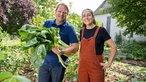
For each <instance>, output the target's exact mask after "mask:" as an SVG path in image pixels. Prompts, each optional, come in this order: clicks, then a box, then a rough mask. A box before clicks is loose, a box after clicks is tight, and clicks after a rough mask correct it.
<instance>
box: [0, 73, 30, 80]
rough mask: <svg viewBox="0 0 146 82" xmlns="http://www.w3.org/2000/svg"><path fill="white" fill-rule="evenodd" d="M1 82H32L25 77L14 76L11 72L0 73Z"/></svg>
mask: <svg viewBox="0 0 146 82" xmlns="http://www.w3.org/2000/svg"><path fill="white" fill-rule="evenodd" d="M0 81H3V82H31V81H30V80H29V79H27V78H26V77H24V76H14V75H13V74H12V73H11V72H0Z"/></svg>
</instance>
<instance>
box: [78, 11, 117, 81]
mask: <svg viewBox="0 0 146 82" xmlns="http://www.w3.org/2000/svg"><path fill="white" fill-rule="evenodd" d="M82 21H83V26H82V30H81V36H80V38H81V45H80V47H81V48H80V58H79V70H78V74H79V79H78V80H79V82H104V69H105V68H107V67H110V66H111V64H112V61H113V59H114V56H115V53H116V51H117V48H116V44H115V43H114V41H113V40H112V39H111V37H110V35H109V34H108V32H107V31H106V30H105V29H104V28H103V27H98V26H96V24H95V18H94V15H93V11H92V10H91V9H84V10H83V12H82ZM105 42H107V43H108V45H109V46H110V48H111V52H110V56H109V59H108V62H107V63H103V59H104V58H103V50H104V43H105Z"/></svg>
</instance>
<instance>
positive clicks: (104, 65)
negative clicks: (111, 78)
mask: <svg viewBox="0 0 146 82" xmlns="http://www.w3.org/2000/svg"><path fill="white" fill-rule="evenodd" d="M100 65H101V66H103V69H106V68H109V67H110V66H111V64H109V63H100Z"/></svg>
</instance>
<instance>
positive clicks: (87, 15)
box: [82, 10, 94, 25]
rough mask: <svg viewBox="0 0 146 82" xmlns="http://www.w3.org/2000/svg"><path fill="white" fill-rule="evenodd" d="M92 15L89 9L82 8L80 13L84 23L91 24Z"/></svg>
mask: <svg viewBox="0 0 146 82" xmlns="http://www.w3.org/2000/svg"><path fill="white" fill-rule="evenodd" d="M93 19H94V18H93V15H92V14H91V12H90V11H89V10H84V11H83V13H82V21H83V23H84V24H86V25H91V24H92V23H93Z"/></svg>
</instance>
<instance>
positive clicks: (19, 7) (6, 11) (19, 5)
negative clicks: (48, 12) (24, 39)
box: [0, 0, 36, 34]
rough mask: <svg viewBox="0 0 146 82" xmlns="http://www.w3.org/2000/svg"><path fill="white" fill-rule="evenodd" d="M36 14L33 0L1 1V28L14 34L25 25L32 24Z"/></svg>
mask: <svg viewBox="0 0 146 82" xmlns="http://www.w3.org/2000/svg"><path fill="white" fill-rule="evenodd" d="M35 13H36V7H35V5H34V3H33V1H32V0H0V26H1V27H2V29H3V30H4V31H7V32H8V33H10V34H12V33H14V32H17V29H19V28H21V27H22V25H24V24H30V23H31V19H32V17H33V16H34V15H35Z"/></svg>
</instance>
